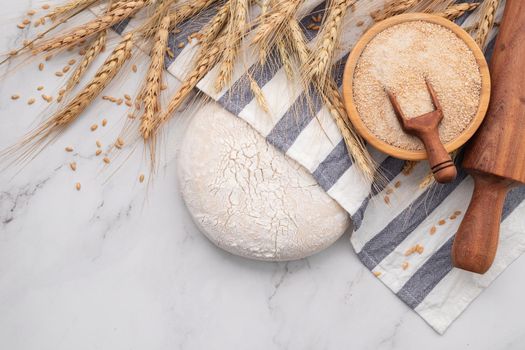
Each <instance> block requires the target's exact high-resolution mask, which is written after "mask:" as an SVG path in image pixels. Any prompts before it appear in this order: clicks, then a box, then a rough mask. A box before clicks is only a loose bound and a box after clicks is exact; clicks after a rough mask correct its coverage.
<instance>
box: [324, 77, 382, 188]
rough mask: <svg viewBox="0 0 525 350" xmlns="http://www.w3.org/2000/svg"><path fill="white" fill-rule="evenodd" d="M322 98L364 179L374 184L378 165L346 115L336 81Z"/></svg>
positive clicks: (326, 89) (327, 88) (328, 85)
mask: <svg viewBox="0 0 525 350" xmlns="http://www.w3.org/2000/svg"><path fill="white" fill-rule="evenodd" d="M322 90H323V93H322V97H323V100H324V103H325V106H326V107H327V109H328V111H329V112H330V115H331V116H332V118H334V121H335V123H336V125H337V127H338V129H339V131H340V132H341V134H342V135H343V139H344V141H345V145H346V148H347V150H348V154H349V155H350V156H351V157H352V159H353V161H354V163H355V164H356V165H357V167H358V168H359V169H360V170H361V172H362V174H363V175H364V177H365V178H366V179H367V180H368V181H370V182H372V181H373V180H374V179H375V178H376V175H377V174H376V164H375V162H374V161H373V159H372V156H371V155H370V153H369V152H368V150H367V149H366V146H365V144H364V142H363V140H362V139H361V138H360V137H359V135H358V134H357V132H356V131H355V129H354V127H353V125H352V124H351V123H350V119H349V118H348V115H347V114H346V109H345V106H344V103H343V98H342V97H341V94H340V93H339V90H338V89H337V85H336V83H335V81H333V80H330V81H327V84H326V88H325V89H322Z"/></svg>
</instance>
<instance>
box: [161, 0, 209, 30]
mask: <svg viewBox="0 0 525 350" xmlns="http://www.w3.org/2000/svg"><path fill="white" fill-rule="evenodd" d="M215 2H217V0H191V1H188V2H186V3H184V4H183V5H181V6H179V7H178V8H176V9H174V10H173V11H172V12H171V13H170V21H171V24H170V30H173V29H175V28H176V27H177V26H178V25H179V24H181V23H182V22H184V21H185V20H187V19H190V18H192V17H194V16H195V15H197V14H198V13H199V12H201V11H202V10H204V9H206V8H208V7H210V6H211V5H213V4H214V3H215Z"/></svg>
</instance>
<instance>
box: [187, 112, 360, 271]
mask: <svg viewBox="0 0 525 350" xmlns="http://www.w3.org/2000/svg"><path fill="white" fill-rule="evenodd" d="M261 118H264V116H261ZM178 170H179V173H178V177H179V183H180V188H181V191H182V196H183V197H184V200H185V202H186V205H187V206H188V208H189V211H190V213H191V215H192V216H193V219H194V221H195V222H196V223H197V225H198V226H199V227H200V229H201V230H202V232H203V233H204V234H205V235H206V236H207V237H208V238H209V239H210V240H211V241H212V242H213V243H215V244H216V245H217V246H219V247H220V248H222V249H225V250H227V251H228V252H230V253H233V254H236V255H240V256H243V257H246V258H251V259H258V260H269V261H284V260H294V259H301V258H304V257H306V256H309V255H311V254H314V253H316V252H319V251H320V250H322V249H325V248H327V247H328V246H330V245H331V244H332V243H333V242H335V241H336V240H337V239H338V238H339V237H340V236H341V235H342V234H343V233H344V232H345V230H346V229H347V228H348V226H349V224H350V219H349V216H348V214H347V213H346V211H344V210H343V209H342V208H341V207H340V206H339V205H338V204H337V203H336V202H335V201H334V200H333V199H332V198H330V197H329V196H328V195H327V194H326V192H324V190H323V189H322V188H321V187H319V185H318V184H317V182H316V181H315V179H314V178H313V177H312V175H311V174H310V173H308V172H307V171H306V169H304V168H303V167H302V166H301V165H299V164H298V163H297V162H295V161H293V160H292V159H289V158H288V157H286V156H284V155H283V154H282V153H281V152H279V151H278V150H277V149H275V148H274V147H273V146H272V145H270V144H268V143H267V142H266V140H265V139H264V138H263V137H262V136H261V135H260V134H258V133H257V132H256V131H255V130H254V129H253V128H252V127H250V126H249V125H248V124H247V123H246V122H245V121H243V120H241V119H239V118H238V117H236V116H234V115H233V114H231V113H229V112H228V111H226V110H224V109H223V108H222V107H221V106H220V105H218V104H216V103H210V104H207V105H206V106H204V107H203V108H201V109H200V110H199V111H198V112H197V113H196V114H195V115H194V116H192V120H191V122H190V124H189V126H188V129H187V130H186V133H185V136H184V140H183V142H182V147H181V150H180V154H179V157H178Z"/></svg>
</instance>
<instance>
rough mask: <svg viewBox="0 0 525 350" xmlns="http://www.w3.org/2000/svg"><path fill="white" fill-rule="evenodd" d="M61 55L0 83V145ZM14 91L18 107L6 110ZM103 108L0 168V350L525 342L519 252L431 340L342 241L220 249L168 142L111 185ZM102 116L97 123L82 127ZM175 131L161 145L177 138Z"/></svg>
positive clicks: (32, 114) (5, 4)
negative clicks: (156, 160) (256, 255)
mask: <svg viewBox="0 0 525 350" xmlns="http://www.w3.org/2000/svg"><path fill="white" fill-rule="evenodd" d="M33 2H34V3H37V4H38V3H40V4H41V3H43V2H39V1H33ZM0 3H1V5H2V14H1V16H2V21H1V22H0V28H1V33H2V34H1V38H0V43H1V47H2V51H6V50H7V49H8V48H10V47H12V45H13V44H14V43H20V41H21V33H22V32H21V31H19V30H18V29H17V28H16V27H15V24H16V23H18V22H20V21H21V18H22V14H23V13H24V12H25V11H26V10H27V9H29V8H30V7H31V1H30V0H18V1H14V0H0ZM33 6H35V5H33ZM65 61H67V59H66V58H58V59H56V60H53V61H52V62H51V63H49V64H48V67H46V71H45V72H43V73H41V72H39V71H38V70H37V69H36V64H37V63H36V62H34V61H33V62H30V63H26V64H24V65H21V66H20V67H18V68H17V69H16V70H15V72H14V73H12V74H9V75H8V76H7V77H4V78H3V79H2V80H1V82H0V91H1V94H0V148H2V149H3V148H5V147H7V146H9V145H11V144H13V143H14V142H16V140H18V139H19V138H20V137H21V136H22V135H23V134H24V133H25V132H27V131H28V130H29V129H30V127H31V126H34V125H35V123H36V121H37V120H41V119H42V118H43V117H44V116H45V115H46V114H45V112H44V113H40V112H42V111H44V108H45V103H44V102H43V101H42V100H41V99H37V101H38V102H37V103H35V105H33V106H31V107H29V106H27V105H26V103H25V102H26V100H27V99H28V98H29V97H30V96H35V97H37V96H38V94H37V91H36V86H38V85H45V86H46V91H48V92H51V93H53V88H55V89H56V88H57V87H58V84H59V79H58V78H56V77H55V76H54V75H53V74H52V72H53V71H54V70H53V69H52V67H51V66H54V67H55V69H58V67H61V66H62V65H63V63H64V62H65ZM2 71H5V66H3V67H2ZM133 80H136V79H132V75H131V74H128V80H127V81H126V84H123V83H122V81H120V83H119V82H117V83H115V84H113V85H112V86H111V87H110V89H109V91H110V93H112V94H115V95H116V94H119V93H120V94H123V93H125V92H129V91H132V90H133V87H132V85H133V84H131V83H130V81H133ZM135 85H136V82H135ZM170 85H171V86H173V85H174V84H173V82H172V81H171V84H170ZM13 93H18V94H20V95H21V96H22V97H21V99H20V100H18V101H16V102H13V101H11V99H10V96H11V95H12V94H13ZM55 94H56V91H55ZM108 106H109V105H108V104H104V103H98V104H97V106H95V107H93V108H90V109H89V110H88V111H87V113H85V114H84V116H83V117H82V118H81V120H79V121H78V122H77V123H75V125H74V126H73V127H72V128H71V129H70V130H68V131H67V132H66V133H64V134H63V135H61V137H60V138H59V139H58V140H57V141H56V142H55V143H54V144H53V145H51V146H50V147H49V148H47V149H46V150H45V151H44V152H42V154H41V155H40V156H39V157H38V158H37V159H36V160H35V161H33V162H31V163H30V164H29V165H28V166H27V167H26V168H25V169H24V170H23V171H22V172H20V173H18V174H16V175H15V176H13V175H14V172H13V171H12V169H8V170H7V171H4V172H2V173H0V180H1V181H0V349H9V350H29V349H38V350H47V349H50V350H51V349H52V350H59V349H68V350H69V349H75V350H82V349H111V350H120V349H149V350H157V349H343V348H346V349H403V350H405V349H421V348H425V349H445V348H446V349H449V348H450V349H491V350H493V349H523V348H525V322H524V321H523V315H524V314H525V303H524V302H523V294H524V292H525V274H524V273H523V271H524V270H525V258H523V257H522V258H520V259H518V261H517V262H516V263H514V264H513V265H512V266H511V267H510V268H509V269H508V270H507V271H506V272H505V273H504V274H503V275H502V276H501V277H500V278H498V279H497V280H496V282H495V283H494V284H493V285H492V286H491V287H490V288H489V289H488V290H487V291H485V292H484V293H483V294H482V295H481V297H480V298H478V299H477V300H476V301H475V302H474V303H473V304H472V305H471V307H470V308H469V309H468V310H467V311H466V312H465V313H464V315H462V316H461V317H460V318H459V320H458V321H457V322H456V323H455V324H453V325H452V326H451V328H450V329H449V330H448V332H447V333H446V334H445V335H444V336H439V335H437V334H436V333H435V332H434V331H433V330H432V329H431V328H430V327H428V326H427V325H426V324H425V323H424V322H423V321H422V320H421V319H420V318H419V317H418V316H417V315H415V314H414V313H413V312H412V311H411V310H409V309H408V308H407V307H406V306H405V305H404V304H403V303H402V302H400V301H399V300H398V299H397V298H396V297H395V296H394V295H393V294H392V293H391V292H390V291H389V290H388V289H387V288H386V287H384V286H382V285H381V283H380V282H379V281H378V280H376V279H375V278H374V277H373V275H372V274H371V273H370V272H368V271H367V270H366V269H365V268H364V267H363V266H362V265H361V264H360V263H359V261H358V259H357V257H356V255H355V254H354V253H353V251H352V249H351V247H350V244H349V241H348V236H345V237H343V238H342V239H341V240H339V241H338V242H337V243H336V244H335V245H334V246H332V247H331V248H329V249H327V250H326V251H324V252H322V253H320V254H318V255H316V256H313V257H311V258H309V259H305V260H301V261H297V262H291V263H279V264H274V263H263V262H253V261H248V260H245V259H242V258H238V257H235V256H232V255H229V254H227V253H225V252H222V251H221V250H219V249H217V248H216V247H215V246H213V245H212V244H211V243H209V242H208V241H207V240H206V239H205V238H204V236H203V235H201V234H200V233H199V232H198V230H197V228H196V226H195V225H194V224H193V223H192V221H191V219H190V218H189V216H188V213H187V212H186V209H185V207H184V204H183V203H182V201H181V198H180V196H179V194H178V189H177V185H176V182H175V171H176V169H175V162H174V157H175V154H176V146H177V143H176V142H165V144H166V147H165V149H164V154H165V155H166V159H165V160H163V161H162V164H161V169H160V171H159V173H158V174H157V176H156V177H155V180H154V181H153V182H152V183H150V185H149V187H147V186H146V184H139V183H138V181H137V176H138V174H139V173H140V172H141V171H142V170H141V167H142V168H144V167H146V163H145V162H144V161H143V159H142V158H141V154H137V153H140V152H135V154H133V156H132V157H131V158H130V159H129V160H128V161H127V162H125V163H124V166H123V167H122V168H121V169H120V170H119V171H118V172H116V173H115V174H114V175H113V176H110V175H111V173H112V171H113V170H115V168H116V166H115V165H114V166H113V167H112V168H110V169H104V168H103V167H102V165H101V161H100V159H99V158H97V157H95V156H94V154H93V152H94V150H95V140H96V139H101V140H102V141H104V143H105V144H107V143H108V142H110V140H112V139H114V137H115V136H114V135H115V134H116V133H117V132H118V131H119V130H120V126H119V125H118V120H119V119H122V118H120V117H121V116H122V115H123V114H124V113H125V110H124V109H122V108H121V109H116V108H112V109H111V108H108ZM39 113H40V114H39ZM103 117H106V118H107V119H108V120H109V124H108V126H107V127H106V128H103V129H102V128H99V130H98V131H97V132H95V133H91V132H90V131H89V125H91V124H92V123H93V122H100V120H101V119H102V118H103ZM182 124H183V123H178V124H172V125H171V130H170V132H169V134H168V135H166V136H167V138H170V136H171V138H170V140H173V139H177V137H178V135H177V133H178V130H177V129H180V128H182V126H181V125H182ZM67 145H73V146H74V147H75V152H73V153H66V152H64V147H65V146H67ZM72 160H75V161H77V163H78V170H77V171H76V172H72V171H71V170H70V169H69V167H68V162H70V161H72ZM3 164H4V163H3ZM3 164H2V165H3ZM77 181H78V182H81V183H82V186H83V187H82V190H81V191H80V192H77V191H76V190H75V189H74V184H75V183H76V182H77Z"/></svg>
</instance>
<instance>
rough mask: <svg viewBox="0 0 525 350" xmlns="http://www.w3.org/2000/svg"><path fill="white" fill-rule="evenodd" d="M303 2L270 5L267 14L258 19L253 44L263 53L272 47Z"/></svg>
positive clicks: (281, 0)
mask: <svg viewBox="0 0 525 350" xmlns="http://www.w3.org/2000/svg"><path fill="white" fill-rule="evenodd" d="M302 2H303V0H286V1H285V0H280V1H277V2H276V3H272V7H271V8H270V9H269V11H268V12H266V13H264V14H263V15H261V17H260V24H259V26H258V27H257V29H256V32H255V35H254V37H253V44H255V45H258V46H259V47H261V48H262V50H264V51H268V50H267V49H268V48H270V47H272V46H273V45H274V44H275V43H276V41H277V40H278V39H279V37H280V36H281V35H282V32H283V30H284V29H285V28H286V27H287V25H288V23H289V21H290V19H292V18H294V16H295V14H296V12H297V9H298V8H299V5H301V3H302Z"/></svg>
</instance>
